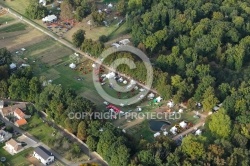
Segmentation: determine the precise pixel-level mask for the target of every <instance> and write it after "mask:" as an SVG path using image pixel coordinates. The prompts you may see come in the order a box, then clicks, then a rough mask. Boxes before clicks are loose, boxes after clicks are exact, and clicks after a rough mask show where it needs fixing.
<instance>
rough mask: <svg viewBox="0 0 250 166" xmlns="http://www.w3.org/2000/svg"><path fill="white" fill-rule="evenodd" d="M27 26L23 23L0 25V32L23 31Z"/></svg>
mask: <svg viewBox="0 0 250 166" xmlns="http://www.w3.org/2000/svg"><path fill="white" fill-rule="evenodd" d="M27 27H28V26H27V25H26V24H23V23H16V24H12V25H9V26H7V27H3V28H1V27H0V32H16V31H23V30H25V29H26V28H27Z"/></svg>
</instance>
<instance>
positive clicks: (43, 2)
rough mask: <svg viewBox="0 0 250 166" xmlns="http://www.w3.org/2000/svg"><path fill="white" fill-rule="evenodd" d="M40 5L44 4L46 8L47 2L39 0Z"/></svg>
mask: <svg viewBox="0 0 250 166" xmlns="http://www.w3.org/2000/svg"><path fill="white" fill-rule="evenodd" d="M39 3H40V4H42V5H43V6H46V3H47V2H46V0H39Z"/></svg>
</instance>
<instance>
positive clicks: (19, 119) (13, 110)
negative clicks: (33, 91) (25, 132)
mask: <svg viewBox="0 0 250 166" xmlns="http://www.w3.org/2000/svg"><path fill="white" fill-rule="evenodd" d="M1 103H2V105H3V104H4V103H3V101H1ZM24 110H26V104H25V103H18V104H15V105H10V106H8V107H3V108H1V109H0V114H1V115H2V117H4V118H5V119H7V120H10V118H13V122H14V124H15V125H16V126H17V127H20V126H23V125H26V124H27V121H26V119H27V118H30V115H26V114H25V113H24V112H23V111H24Z"/></svg>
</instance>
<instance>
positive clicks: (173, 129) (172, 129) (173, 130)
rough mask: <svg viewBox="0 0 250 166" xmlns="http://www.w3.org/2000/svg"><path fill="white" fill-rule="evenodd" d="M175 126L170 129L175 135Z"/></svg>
mask: <svg viewBox="0 0 250 166" xmlns="http://www.w3.org/2000/svg"><path fill="white" fill-rule="evenodd" d="M176 131H177V128H176V127H175V126H174V127H172V128H171V129H170V132H171V133H172V134H174V135H176Z"/></svg>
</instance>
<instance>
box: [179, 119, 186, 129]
mask: <svg viewBox="0 0 250 166" xmlns="http://www.w3.org/2000/svg"><path fill="white" fill-rule="evenodd" d="M179 125H180V126H181V127H182V128H186V127H187V123H186V122H184V121H182V122H181V123H180V124H179Z"/></svg>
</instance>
